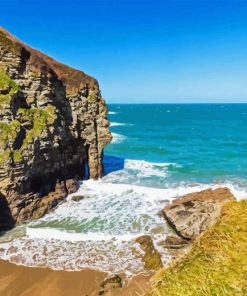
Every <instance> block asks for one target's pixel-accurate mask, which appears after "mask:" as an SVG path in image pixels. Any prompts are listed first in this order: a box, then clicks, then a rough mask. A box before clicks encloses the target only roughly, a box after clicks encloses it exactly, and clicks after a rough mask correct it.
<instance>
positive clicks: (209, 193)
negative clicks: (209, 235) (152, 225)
mask: <svg viewBox="0 0 247 296" xmlns="http://www.w3.org/2000/svg"><path fill="white" fill-rule="evenodd" d="M234 199H235V198H234V196H233V195H232V193H231V192H230V190H229V189H228V188H218V189H215V190H212V189H207V190H203V191H201V192H196V193H191V194H188V195H185V196H183V197H181V198H178V199H176V200H174V201H173V202H172V203H171V204H169V205H167V206H166V207H165V208H164V210H163V214H164V217H165V219H166V220H167V222H168V223H169V225H170V226H171V227H172V228H173V229H174V230H175V232H176V233H177V234H178V235H179V236H180V237H181V238H183V239H187V240H193V239H195V238H196V237H197V236H198V235H199V234H200V233H202V232H203V231H204V230H206V229H207V228H208V227H209V226H211V225H213V224H214V223H215V222H216V221H217V219H218V217H219V215H220V211H221V208H222V205H223V204H224V203H225V202H227V201H231V200H234Z"/></svg>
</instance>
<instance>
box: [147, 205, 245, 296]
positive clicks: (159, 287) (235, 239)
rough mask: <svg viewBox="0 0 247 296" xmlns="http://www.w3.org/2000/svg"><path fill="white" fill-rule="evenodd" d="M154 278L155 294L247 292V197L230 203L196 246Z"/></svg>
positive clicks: (205, 295)
mask: <svg viewBox="0 0 247 296" xmlns="http://www.w3.org/2000/svg"><path fill="white" fill-rule="evenodd" d="M151 281H152V289H151V292H149V295H152V296H156V295H157V296H163V295H164V296H238V295H239V296H240V295H241V296H243V295H247V200H243V201H241V202H236V201H234V202H229V203H227V204H226V205H225V206H224V207H223V211H222V216H221V219H220V221H219V222H218V223H217V224H215V225H214V226H212V227H211V228H210V229H209V230H207V231H206V232H205V233H204V234H203V235H202V237H201V238H200V240H198V242H196V243H195V244H194V246H193V248H192V250H191V251H190V252H189V253H188V254H187V255H186V256H185V257H184V258H183V259H181V260H180V261H177V262H175V263H173V264H171V265H170V266H169V267H168V268H166V269H162V270H161V271H159V272H158V273H156V275H155V276H154V277H153V278H152V280H151Z"/></svg>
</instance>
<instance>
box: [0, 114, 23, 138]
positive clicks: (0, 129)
mask: <svg viewBox="0 0 247 296" xmlns="http://www.w3.org/2000/svg"><path fill="white" fill-rule="evenodd" d="M20 126H21V124H20V122H19V121H18V120H13V121H12V122H11V123H6V122H3V121H0V143H3V142H4V143H5V142H7V141H13V140H14V139H15V138H16V135H17V132H18V131H19V128H20Z"/></svg>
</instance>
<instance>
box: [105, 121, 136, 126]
mask: <svg viewBox="0 0 247 296" xmlns="http://www.w3.org/2000/svg"><path fill="white" fill-rule="evenodd" d="M130 125H132V124H130V123H122V122H111V123H110V126H130Z"/></svg>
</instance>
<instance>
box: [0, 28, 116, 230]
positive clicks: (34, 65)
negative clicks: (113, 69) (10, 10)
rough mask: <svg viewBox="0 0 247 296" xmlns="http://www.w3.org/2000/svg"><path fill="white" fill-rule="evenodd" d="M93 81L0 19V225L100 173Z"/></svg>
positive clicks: (105, 134) (35, 212)
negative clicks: (9, 29)
mask: <svg viewBox="0 0 247 296" xmlns="http://www.w3.org/2000/svg"><path fill="white" fill-rule="evenodd" d="M108 127H109V122H108V120H107V107H106V105H105V101H104V99H103V98H102V97H101V93H100V89H99V85H98V82H97V81H96V80H95V79H94V78H93V77H90V76H88V75H87V74H85V73H84V72H81V71H78V70H75V69H73V68H70V67H68V66H66V65H63V64H61V63H59V62H57V61H55V60H54V59H52V58H50V57H48V56H47V55H45V54H43V53H41V52H39V51H37V50H34V49H32V48H31V47H29V46H27V45H25V44H23V43H22V42H21V41H19V40H17V39H16V38H15V37H13V36H12V35H11V34H10V33H8V32H7V31H6V30H4V29H3V28H1V27H0V228H7V227H10V226H13V225H14V224H15V223H18V222H22V221H24V220H28V219H33V218H38V217H41V216H42V215H44V214H45V213H46V212H47V211H48V210H50V209H52V208H53V207H54V206H56V205H57V204H58V203H59V202H61V201H62V200H63V199H64V198H65V197H66V196H67V194H70V193H72V192H75V190H76V189H77V188H78V185H77V183H76V181H75V180H76V179H79V178H82V177H87V176H90V177H91V178H95V179H97V178H98V177H100V176H101V175H102V172H103V168H102V155H103V148H104V146H105V145H107V144H108V143H109V142H110V141H111V134H110V132H109V128H108Z"/></svg>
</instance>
